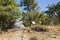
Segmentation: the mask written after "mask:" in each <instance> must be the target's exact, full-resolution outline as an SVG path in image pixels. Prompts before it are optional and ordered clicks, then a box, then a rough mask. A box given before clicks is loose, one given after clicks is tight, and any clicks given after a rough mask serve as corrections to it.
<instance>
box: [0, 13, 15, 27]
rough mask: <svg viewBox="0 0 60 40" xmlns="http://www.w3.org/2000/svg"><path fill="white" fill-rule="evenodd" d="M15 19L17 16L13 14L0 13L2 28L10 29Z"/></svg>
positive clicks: (0, 25)
mask: <svg viewBox="0 0 60 40" xmlns="http://www.w3.org/2000/svg"><path fill="white" fill-rule="evenodd" d="M13 19H15V16H14V15H12V14H11V13H7V12H4V13H0V28H8V25H9V23H10V21H11V20H13Z"/></svg>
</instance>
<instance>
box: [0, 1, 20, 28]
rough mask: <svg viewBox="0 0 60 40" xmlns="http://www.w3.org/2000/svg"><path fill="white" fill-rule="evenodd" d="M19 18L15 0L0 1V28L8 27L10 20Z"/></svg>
mask: <svg viewBox="0 0 60 40" xmlns="http://www.w3.org/2000/svg"><path fill="white" fill-rule="evenodd" d="M20 16H21V13H20V10H19V8H18V4H16V2H15V0H0V27H2V28H5V27H8V25H9V23H10V21H11V20H14V19H15V18H17V17H20Z"/></svg>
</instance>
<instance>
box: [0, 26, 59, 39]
mask: <svg viewBox="0 0 60 40" xmlns="http://www.w3.org/2000/svg"><path fill="white" fill-rule="evenodd" d="M46 27H47V28H48V31H46V32H42V31H39V32H37V31H33V30H31V29H30V28H27V29H26V30H25V31H23V30H13V29H10V30H8V32H5V33H2V34H0V40H60V27H59V26H46ZM28 30H30V32H28Z"/></svg>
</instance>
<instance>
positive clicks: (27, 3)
mask: <svg viewBox="0 0 60 40" xmlns="http://www.w3.org/2000/svg"><path fill="white" fill-rule="evenodd" d="M20 6H24V10H27V11H32V10H35V9H36V7H37V2H35V0H21V2H20Z"/></svg>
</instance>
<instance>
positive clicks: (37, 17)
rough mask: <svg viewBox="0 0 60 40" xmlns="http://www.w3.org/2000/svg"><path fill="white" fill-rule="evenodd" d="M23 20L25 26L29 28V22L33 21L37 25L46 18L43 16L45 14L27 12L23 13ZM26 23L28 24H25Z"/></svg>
mask: <svg viewBox="0 0 60 40" xmlns="http://www.w3.org/2000/svg"><path fill="white" fill-rule="evenodd" d="M23 16H24V17H23V19H24V22H25V24H26V25H28V26H31V22H32V21H35V22H36V23H39V22H40V21H45V19H46V18H47V17H46V16H45V12H41V13H40V12H35V11H32V12H30V11H27V12H26V13H23ZM27 22H28V23H27Z"/></svg>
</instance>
